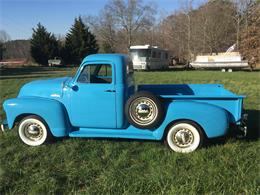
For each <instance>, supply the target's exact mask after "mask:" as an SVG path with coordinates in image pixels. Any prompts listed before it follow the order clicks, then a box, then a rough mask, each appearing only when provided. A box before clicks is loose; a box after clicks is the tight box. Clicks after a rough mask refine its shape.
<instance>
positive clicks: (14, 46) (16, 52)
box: [3, 40, 31, 59]
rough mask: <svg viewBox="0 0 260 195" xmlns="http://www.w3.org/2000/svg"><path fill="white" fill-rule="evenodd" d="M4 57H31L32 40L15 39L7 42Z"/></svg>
mask: <svg viewBox="0 0 260 195" xmlns="http://www.w3.org/2000/svg"><path fill="white" fill-rule="evenodd" d="M5 48H6V50H5V51H4V54H3V59H10V58H12V59H17V58H26V59H30V58H31V55H30V40H13V41H8V42H6V43H5Z"/></svg>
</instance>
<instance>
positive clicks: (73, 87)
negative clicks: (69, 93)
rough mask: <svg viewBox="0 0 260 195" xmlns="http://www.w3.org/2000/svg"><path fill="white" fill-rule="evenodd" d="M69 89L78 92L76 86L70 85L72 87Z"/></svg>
mask: <svg viewBox="0 0 260 195" xmlns="http://www.w3.org/2000/svg"><path fill="white" fill-rule="evenodd" d="M71 89H72V90H73V91H78V90H79V87H78V85H72V86H71Z"/></svg>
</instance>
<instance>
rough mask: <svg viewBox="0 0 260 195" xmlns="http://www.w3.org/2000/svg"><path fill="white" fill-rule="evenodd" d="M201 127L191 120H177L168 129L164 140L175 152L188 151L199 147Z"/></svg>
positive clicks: (201, 135) (201, 140) (202, 137)
mask: <svg viewBox="0 0 260 195" xmlns="http://www.w3.org/2000/svg"><path fill="white" fill-rule="evenodd" d="M203 139H204V136H203V133H202V130H201V128H200V127H199V126H198V125H197V124H195V123H194V122H192V121H186V120H185V121H179V122H178V123H175V124H173V125H172V126H171V127H170V128H169V131H168V134H167V137H166V141H167V144H168V146H169V147H170V148H171V149H172V150H173V151H175V152H179V153H190V152H193V151H195V150H196V149H198V148H199V147H201V145H202V143H203Z"/></svg>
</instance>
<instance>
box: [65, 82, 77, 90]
mask: <svg viewBox="0 0 260 195" xmlns="http://www.w3.org/2000/svg"><path fill="white" fill-rule="evenodd" d="M67 87H69V88H71V89H72V90H73V91H78V90H79V87H78V86H77V85H76V84H75V83H73V82H69V83H68V84H67Z"/></svg>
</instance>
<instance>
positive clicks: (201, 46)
mask: <svg viewBox="0 0 260 195" xmlns="http://www.w3.org/2000/svg"><path fill="white" fill-rule="evenodd" d="M194 2H195V1H193V0H183V1H180V3H181V4H182V5H181V8H180V9H179V10H177V11H175V12H173V13H172V14H170V15H168V16H162V17H160V18H159V19H158V18H156V13H157V9H156V6H155V5H153V4H144V3H142V1H141V0H128V1H124V0H111V1H109V2H108V3H107V4H106V5H105V6H104V9H103V10H102V11H101V12H100V13H99V16H85V17H84V21H85V22H86V23H87V24H88V25H89V26H90V27H91V29H92V31H93V32H94V33H95V35H96V36H97V40H98V43H99V45H100V51H101V52H120V53H122V52H123V53H127V51H128V48H129V46H130V45H136V44H150V45H157V46H160V47H162V48H166V49H168V50H169V51H170V53H171V55H172V56H173V57H175V58H176V59H178V60H179V61H182V62H188V61H191V60H193V59H194V58H195V56H196V55H198V54H201V53H204V54H205V53H218V52H225V51H226V50H227V49H228V48H229V47H230V46H232V45H234V44H235V45H236V50H237V51H240V52H241V53H242V54H243V55H244V56H245V57H246V58H247V59H248V60H249V62H250V63H252V64H255V63H259V61H260V59H259V58H260V55H259V52H260V44H259V39H260V36H259V32H260V24H259V22H260V21H259V18H260V6H259V2H260V1H259V0H207V1H205V2H204V3H203V4H201V5H200V6H198V7H196V8H194Z"/></svg>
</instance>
